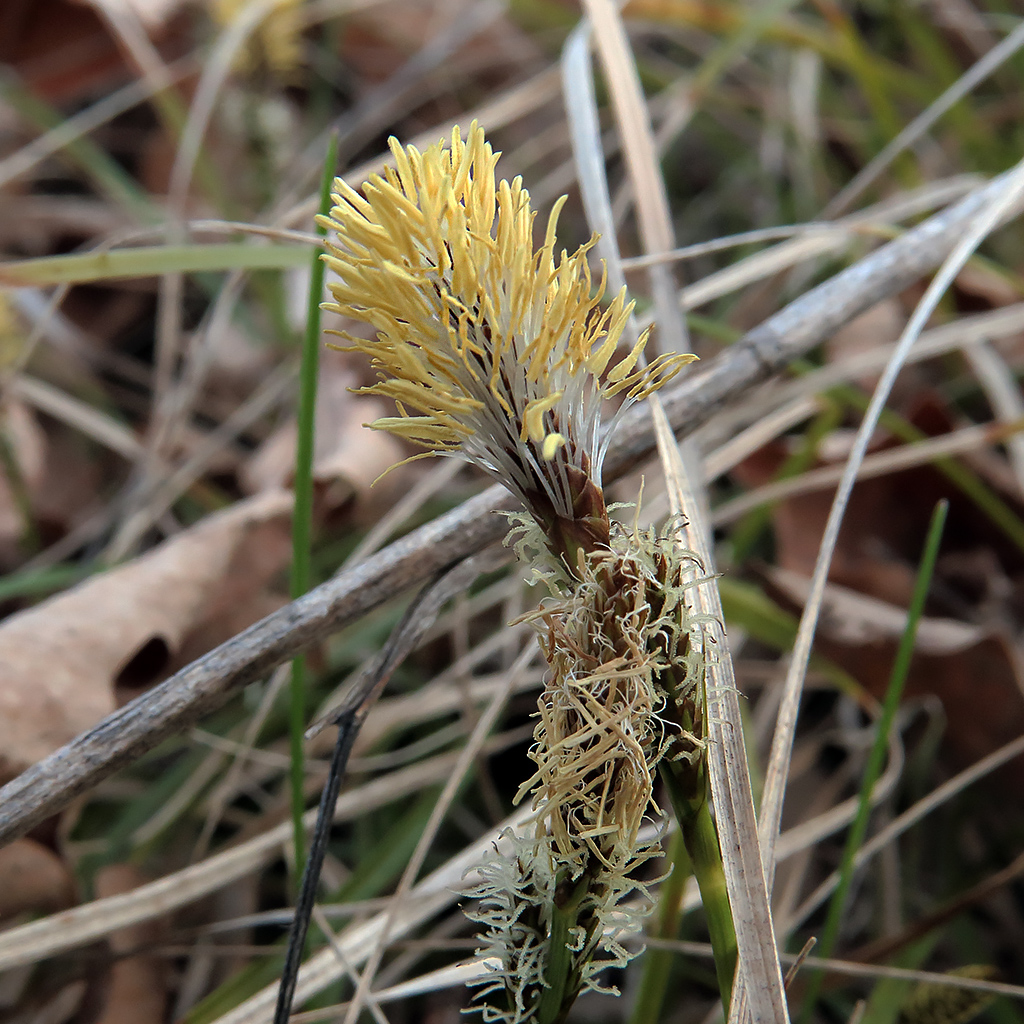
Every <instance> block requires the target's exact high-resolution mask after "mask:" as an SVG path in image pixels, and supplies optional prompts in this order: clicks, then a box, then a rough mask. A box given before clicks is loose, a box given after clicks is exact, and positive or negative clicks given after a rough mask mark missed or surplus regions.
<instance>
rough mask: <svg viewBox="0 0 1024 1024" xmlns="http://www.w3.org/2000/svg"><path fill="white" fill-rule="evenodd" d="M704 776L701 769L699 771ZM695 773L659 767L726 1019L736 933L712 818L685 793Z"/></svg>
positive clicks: (674, 765) (701, 800)
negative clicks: (682, 845)
mask: <svg viewBox="0 0 1024 1024" xmlns="http://www.w3.org/2000/svg"><path fill="white" fill-rule="evenodd" d="M700 770H701V772H702V773H703V768H701V769H700ZM693 771H694V769H692V768H690V767H689V766H685V767H684V766H683V765H682V763H681V762H678V761H675V762H665V761H663V762H662V764H661V775H662V778H663V779H664V780H665V783H666V785H667V787H668V792H669V799H670V800H671V801H672V809H673V811H674V812H675V815H676V820H677V821H678V822H679V830H680V832H681V833H682V836H683V842H684V843H685V844H686V852H687V853H688V854H689V855H690V860H691V861H692V863H693V873H694V875H695V876H696V878H697V885H698V887H699V888H700V898H701V902H702V903H703V905H704V916H705V919H706V920H707V925H708V934H709V935H710V937H711V948H712V952H713V953H714V957H715V973H716V975H717V976H718V988H719V992H720V994H721V997H722V1006H723V1008H724V1010H725V1015H726V1017H728V1015H729V1002H730V1000H731V999H732V986H733V980H734V978H735V977H736V929H735V928H734V927H733V923H732V908H731V907H730V906H729V894H728V891H727V890H726V886H725V871H724V869H723V867H722V851H721V848H720V847H719V845H718V832H717V830H716V829H715V822H714V820H713V819H712V817H711V811H710V809H709V807H708V802H707V799H706V797H705V795H704V792H706V791H703V792H701V793H699V794H698V795H697V796H696V797H695V796H693V795H691V794H690V793H688V792H687V791H688V790H689V789H690V788H692V787H690V786H688V785H687V781H686V780H684V778H683V777H682V776H684V775H692V774H693Z"/></svg>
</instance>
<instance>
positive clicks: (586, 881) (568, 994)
mask: <svg viewBox="0 0 1024 1024" xmlns="http://www.w3.org/2000/svg"><path fill="white" fill-rule="evenodd" d="M590 881H591V879H590V877H589V875H587V874H586V873H584V874H583V876H582V877H581V878H580V879H579V880H578V881H577V882H576V885H575V886H574V888H573V889H572V891H571V893H570V894H569V896H568V898H566V899H565V900H559V899H558V898H557V897H556V899H555V901H554V905H553V906H552V908H551V926H550V930H549V939H548V961H547V964H546V965H545V968H544V981H545V985H544V990H543V992H541V995H540V999H539V1000H538V1002H537V1024H561V1022H562V1021H563V1020H565V1017H566V1015H567V1014H568V1012H569V1009H570V1008H571V1006H572V1004H573V1003H574V1002H575V1000H576V995H577V992H578V991H579V984H578V981H577V980H576V979H575V977H574V976H575V974H576V970H575V968H574V961H575V960H576V959H577V957H578V956H579V954H574V953H573V952H572V951H571V950H570V949H569V933H570V931H571V930H572V929H573V928H575V927H576V919H577V917H578V915H579V910H580V904H581V903H582V902H583V897H584V896H586V894H587V889H588V887H589V885H590Z"/></svg>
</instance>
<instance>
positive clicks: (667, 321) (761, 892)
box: [587, 0, 788, 1022]
mask: <svg viewBox="0 0 1024 1024" xmlns="http://www.w3.org/2000/svg"><path fill="white" fill-rule="evenodd" d="M587 10H588V12H589V14H590V17H591V20H592V22H593V26H594V33H595V39H596V43H597V47H598V50H599V51H600V53H601V57H602V61H603V63H604V67H605V72H606V74H607V76H608V80H609V84H610V89H611V93H612V97H613V101H614V103H615V107H616V114H617V119H618V123H619V131H620V134H621V135H622V138H623V150H624V152H625V154H626V159H627V163H628V165H629V170H630V178H631V180H632V185H633V194H634V197H635V199H636V203H637V208H638V215H639V220H640V234H641V237H642V239H643V243H644V247H645V249H646V251H647V252H648V253H653V252H667V251H669V250H670V249H671V248H672V247H673V246H674V244H675V243H674V238H673V235H672V227H671V225H672V219H671V212H670V209H669V204H668V197H667V195H666V193H665V186H664V182H663V180H662V177H661V173H660V169H659V165H658V159H657V154H656V150H655V146H654V139H653V135H652V133H651V129H650V123H649V119H648V116H647V110H646V107H645V105H644V103H643V97H642V93H641V90H640V84H639V79H638V76H637V72H636V68H635V65H634V64H633V61H632V59H631V56H630V53H629V46H628V41H627V39H626V34H625V30H624V28H623V25H622V22H621V19H620V17H619V14H618V11H617V9H616V8H615V7H614V5H613V4H612V3H610V2H609V0H587ZM593 121H594V117H593V115H591V116H590V117H589V122H588V123H593ZM590 148H591V151H593V149H594V148H596V147H595V146H594V145H593V141H592V142H591V147H590ZM607 194H608V193H607V187H606V186H605V187H604V188H601V189H600V191H599V193H598V195H597V196H592V197H591V198H590V204H591V206H594V205H597V204H598V203H599V202H601V201H602V200H604V201H605V202H606V201H607V198H606V197H607ZM603 214H604V215H603V216H602V217H601V221H602V222H603V221H607V220H608V219H609V217H610V209H609V210H606V211H603ZM605 244H606V246H607V247H614V236H612V237H611V238H608V239H606V240H605ZM614 257H615V259H614V264H613V265H616V266H618V267H621V258H620V257H619V255H618V252H617V249H616V251H615V253H614ZM619 274H620V275H621V270H619ZM649 274H650V278H651V287H652V293H653V297H654V301H655V307H656V311H657V317H658V325H659V328H660V334H661V335H662V339H663V344H664V346H665V347H666V348H670V349H671V348H673V347H675V348H681V347H683V346H684V345H685V344H686V340H687V332H686V327H685V321H684V320H683V318H682V316H681V312H680V309H679V305H678V302H677V300H676V298H675V287H674V284H673V282H672V279H671V275H670V274H669V272H668V268H667V267H665V266H663V265H660V264H655V265H653V266H651V267H650V268H649ZM651 405H652V414H653V419H654V425H655V435H656V437H657V440H658V451H659V454H660V456H661V462H662V467H663V470H664V472H665V474H666V477H667V478H668V487H669V493H670V496H671V498H670V501H671V503H672V505H673V509H672V510H673V512H674V513H676V514H680V513H684V514H685V517H686V518H687V519H688V522H689V524H690V525H689V526H686V527H683V528H682V529H683V530H685V531H686V533H687V535H686V536H685V538H681V540H682V541H683V547H684V548H686V549H688V550H693V551H696V552H697V554H698V556H699V557H700V558H701V559H702V560H703V561H704V564H705V565H706V566H709V567H710V565H711V564H712V561H711V559H710V557H709V554H708V551H707V541H706V539H705V537H704V534H703V532H702V531H703V517H702V515H701V509H702V507H703V506H704V505H705V503H706V497H705V496H704V495H703V493H697V492H696V491H695V490H694V488H693V487H692V486H691V485H690V484H688V483H687V482H686V480H685V470H684V469H683V465H682V460H681V458H680V457H679V452H678V449H677V448H676V445H675V442H674V439H673V437H672V431H671V428H670V427H668V424H667V421H666V420H665V417H664V413H663V410H662V408H661V405H660V403H659V401H658V398H657V396H654V397H653V398H652V400H651ZM666 431H667V434H668V437H667V438H666ZM702 485H703V478H701V480H700V482H699V483H698V485H697V487H698V490H699V489H700V488H701V487H702ZM697 535H700V536H697ZM694 604H695V610H696V611H697V612H698V613H699V614H708V615H710V616H712V617H713V618H714V619H715V620H716V621H718V622H721V621H722V612H721V602H720V599H719V598H718V595H717V588H716V587H715V585H714V584H713V583H711V584H702V585H700V586H699V587H697V588H696V590H695V596H694ZM711 628H712V629H713V628H714V627H711ZM714 641H715V644H716V646H717V656H716V657H713V658H711V659H710V664H709V667H708V679H709V722H708V730H709V740H710V746H709V774H710V778H711V792H712V798H713V800H714V804H715V811H716V824H717V828H718V833H719V844H720V846H721V848H722V859H723V865H724V869H725V876H726V884H727V887H728V890H729V897H730V903H731V906H732V916H733V924H734V926H735V929H736V940H737V944H738V948H739V963H740V968H739V974H740V975H741V976H743V977H744V978H745V979H746V982H747V991H748V993H749V998H748V1002H747V1007H746V1009H747V1010H749V1013H750V1018H751V1019H752V1020H755V1021H758V1022H760V1021H766V1022H767V1021H774V1022H779V1021H786V1020H788V1013H787V1008H786V1000H785V994H784V992H783V985H782V974H781V971H780V969H779V963H778V956H777V953H776V949H775V935H774V931H773V929H772V924H771V910H770V907H769V905H768V898H767V892H766V890H765V887H764V878H763V875H762V873H761V871H760V852H759V850H758V847H757V827H756V819H755V817H754V806H753V799H752V796H751V790H750V778H749V774H748V772H747V764H746V753H745V750H744V747H743V742H742V725H741V722H740V715H739V705H738V703H737V701H736V699H735V680H734V679H733V677H732V662H731V659H730V657H729V654H728V649H727V646H726V643H725V636H724V633H722V634H721V635H720V636H716V637H715V638H714ZM728 1012H729V1017H730V1020H741V1019H743V1018H742V1017H741V1016H740V1014H741V1013H742V1012H743V1008H742V1001H741V1000H739V999H734V1000H733V1005H732V1006H731V1007H729V1011H728Z"/></svg>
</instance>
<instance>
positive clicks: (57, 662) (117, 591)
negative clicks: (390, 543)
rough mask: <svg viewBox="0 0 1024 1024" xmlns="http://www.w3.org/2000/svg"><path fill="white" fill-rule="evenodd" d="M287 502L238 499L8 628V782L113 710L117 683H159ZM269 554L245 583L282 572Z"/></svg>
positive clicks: (0, 724) (3, 738)
mask: <svg viewBox="0 0 1024 1024" xmlns="http://www.w3.org/2000/svg"><path fill="white" fill-rule="evenodd" d="M291 502H292V499H291V495H289V494H288V493H287V492H283V491H274V492H269V493H267V494H264V495H261V496H259V497H257V498H253V499H250V500H248V501H243V502H239V503H238V504H237V505H235V506H234V507H232V508H230V509H228V510H226V511H224V512H221V513H218V514H215V515H212V516H209V517H208V518H206V519H204V520H203V521H202V522H201V523H199V524H198V525H197V526H195V527H193V528H191V529H189V530H186V531H184V532H183V533H182V534H180V535H179V536H177V537H174V538H172V539H171V540H169V541H166V542H165V543H163V544H161V545H160V546H159V547H157V548H155V549H154V550H153V551H151V552H149V553H148V554H146V555H143V556H142V557H141V558H138V559H136V560H134V561H133V562H131V563H129V564H127V565H124V566H121V567H120V568H117V569H113V570H111V571H109V572H106V573H103V574H102V575H98V576H95V577H93V578H91V579H89V580H87V581H86V582H85V583H83V584H81V585H80V586H78V587H76V588H74V589H73V590H71V591H68V592H67V593H64V594H61V595H59V596H57V597H55V598H52V599H51V600H49V601H45V602H43V603H42V604H39V605H37V606H36V607H35V608H31V609H29V610H27V611H24V612H19V613H18V614H16V615H13V616H11V618H9V619H7V620H6V621H5V622H4V623H2V624H0V675H2V678H3V679H4V686H3V687H2V688H0V776H2V777H4V778H10V777H12V776H13V775H16V774H17V773H18V772H20V771H23V770H24V769H25V768H27V767H28V766H29V765H30V764H33V763H34V762H35V761H37V760H38V759H39V758H41V757H43V756H45V755H46V754H48V753H50V752H51V751H53V750H55V749H57V748H58V747H59V746H61V745H62V744H64V743H66V742H67V741H68V740H69V739H71V738H72V737H74V736H76V735H77V734H78V733H79V732H81V731H83V730H84V729H87V728H88V727H89V726H91V725H93V724H94V723H95V722H97V721H98V720H99V719H100V718H102V717H103V716H104V715H106V714H109V713H110V712H111V711H113V710H114V708H115V706H116V695H115V687H117V686H119V685H123V686H127V687H134V688H138V687H143V686H148V685H151V684H152V683H153V682H155V681H156V680H157V679H159V678H161V676H162V675H163V674H164V673H165V672H166V670H167V668H168V666H169V664H170V663H171V661H172V659H173V658H174V656H175V655H176V654H177V653H178V652H179V651H180V650H181V649H182V647H183V645H184V643H185V641H186V640H187V638H188V637H189V634H190V633H192V632H194V631H196V629H197V627H199V626H200V625H202V626H204V628H209V625H210V622H211V620H212V619H213V618H215V616H212V615H211V614H210V613H211V610H214V611H216V610H218V609H219V608H220V606H219V605H218V602H219V601H220V600H221V595H222V594H223V593H224V587H225V585H226V584H225V581H227V585H228V586H229V587H230V586H232V585H235V586H236V587H237V577H236V580H232V579H231V573H232V570H233V569H235V570H236V571H237V569H238V567H239V565H240V564H245V560H242V561H241V562H240V561H238V559H239V557H240V553H241V552H242V551H243V549H244V548H245V546H246V542H247V541H248V540H249V539H250V538H255V539H257V541H258V542H259V544H260V545H261V546H263V547H266V535H265V534H263V533H261V528H262V527H264V526H266V525H267V524H271V523H274V522H277V523H278V530H281V529H283V523H284V520H285V519H286V517H287V515H288V513H289V512H290V509H291ZM248 556H249V557H250V558H253V559H255V558H256V553H255V552H254V551H252V550H251V549H250V550H248ZM271 556H272V557H270V559H269V565H268V562H267V561H266V560H264V561H263V562H259V563H258V564H259V572H256V573H254V574H251V575H249V576H248V577H247V581H248V584H249V585H250V586H251V585H252V584H253V583H254V581H255V580H256V579H257V578H261V579H262V580H263V582H264V583H265V582H266V576H267V575H268V569H269V568H270V567H273V569H274V571H276V570H277V569H278V568H280V564H281V561H282V551H281V547H280V545H279V546H277V547H276V548H275V549H274V550H273V552H272V553H271ZM234 593H236V594H237V593H238V590H237V589H236V590H235V591H234ZM220 610H222V609H220Z"/></svg>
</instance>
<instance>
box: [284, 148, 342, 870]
mask: <svg viewBox="0 0 1024 1024" xmlns="http://www.w3.org/2000/svg"><path fill="white" fill-rule="evenodd" d="M337 146H338V142H337V137H334V138H333V139H332V140H331V142H330V143H329V144H328V147H327V159H326V160H325V161H324V173H323V179H322V180H321V182H320V212H321V213H323V214H326V213H327V209H328V207H329V205H330V201H331V182H332V181H333V180H334V165H335V161H336V154H337ZM317 233H318V234H320V235H325V234H326V233H327V231H326V229H325V228H323V227H319V226H318V227H317ZM323 288H324V264H323V261H322V260H321V259H320V252H319V250H317V251H316V252H314V254H313V262H312V265H311V266H310V274H309V309H308V312H307V316H306V334H305V337H304V339H303V343H302V369H301V371H300V378H299V380H300V383H299V423H298V441H297V443H296V450H295V510H294V513H293V515H292V573H291V596H292V600H293V601H294V600H295V599H296V598H299V597H301V596H302V595H303V594H305V593H306V591H307V590H309V584H310V558H311V551H310V548H311V536H312V532H313V442H314V432H315V421H316V385H317V372H318V370H319V367H320V298H321V295H322V294H323ZM289 693H290V702H289V741H290V742H289V746H290V752H291V772H290V781H291V794H292V823H293V825H294V843H295V877H296V878H300V877H301V876H302V866H303V863H304V861H305V859H306V858H305V845H306V842H305V839H306V833H305V830H304V828H303V826H302V813H303V811H304V810H305V808H306V801H305V794H304V793H303V782H304V781H305V772H304V769H303V739H304V733H305V728H306V656H305V655H304V654H298V655H296V656H295V657H294V658H293V659H292V677H291V686H290V690H289Z"/></svg>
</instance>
